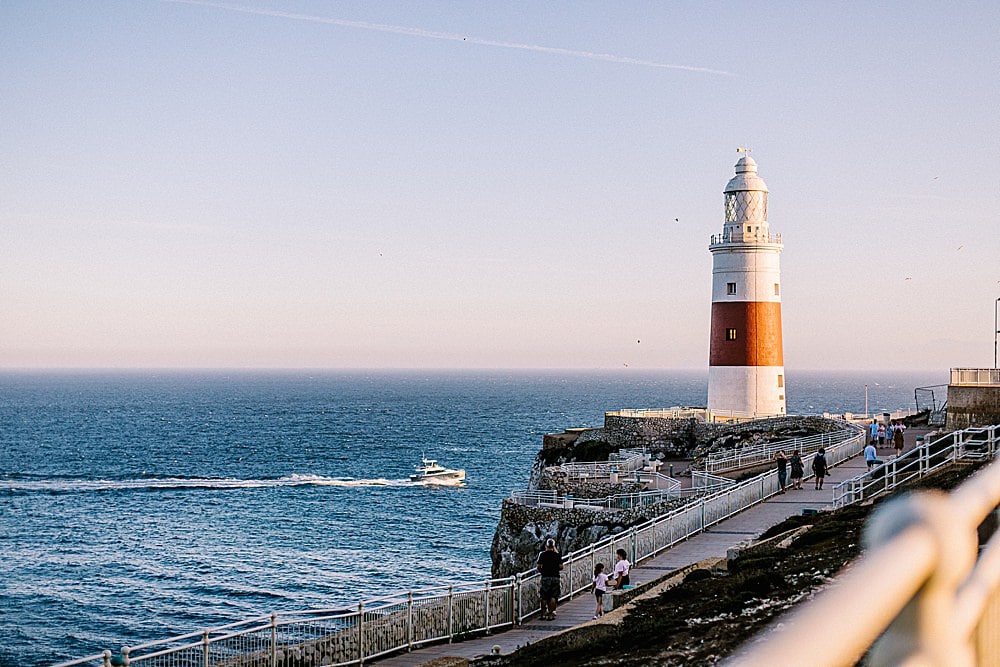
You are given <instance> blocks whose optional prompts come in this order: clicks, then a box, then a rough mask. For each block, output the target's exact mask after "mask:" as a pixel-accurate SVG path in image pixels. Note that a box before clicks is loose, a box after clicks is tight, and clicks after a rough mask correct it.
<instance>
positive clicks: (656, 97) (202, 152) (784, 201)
mask: <svg viewBox="0 0 1000 667" xmlns="http://www.w3.org/2000/svg"><path fill="white" fill-rule="evenodd" d="M998 35H1000V6H998V5H996V3H994V2H958V3H940V2H908V3H896V2H864V3H862V2H857V3H850V2H837V3H831V2H758V3H737V2H656V3H649V2H627V3H618V2H537V1H534V0H532V1H525V2H503V3H479V2H353V1H344V2H328V1H322V0H288V1H284V2H283V1H280V0H266V1H265V0H245V1H240V0H237V1H234V2H231V3H230V2H225V3H223V2H218V3H216V2H193V1H192V2H170V1H163V0H130V1H128V2H113V1H108V2H78V1H76V0H73V1H66V2H60V1H58V0H47V1H43V2H38V1H24V2H22V1H18V0H0V238H2V241H0V368H8V369H9V368H91V367H102V368H103V367H108V368H132V367H138V368H150V367H155V368H160V367H178V368H206V367H208V368H580V369H621V370H622V372H623V373H624V372H629V371H636V370H656V369H705V368H707V364H708V348H709V346H708V332H709V325H710V312H711V268H712V257H711V253H710V252H709V250H708V244H709V239H710V237H711V235H712V234H717V233H719V232H721V230H722V224H723V195H722V191H723V189H724V188H725V186H726V183H727V182H728V180H729V179H730V178H731V177H732V176H733V173H734V172H733V166H734V164H735V162H736V160H737V158H738V157H739V155H738V154H737V153H736V150H735V149H736V148H737V147H741V146H747V147H750V148H751V149H752V151H753V152H752V156H753V158H754V159H755V160H756V161H757V163H758V166H759V173H760V176H761V177H762V178H763V179H764V180H765V181H766V183H767V185H768V187H769V190H770V195H769V211H768V214H769V222H770V227H771V230H772V232H777V233H780V234H781V235H782V239H783V242H784V246H785V248H784V252H783V253H782V255H781V271H782V276H781V278H782V318H783V335H784V357H785V367H786V369H789V370H793V369H802V370H808V369H816V370H825V369H829V370H837V369H844V370H848V369H869V368H870V369H896V370H936V371H940V372H941V373H942V378H943V379H942V382H945V381H947V380H946V372H947V369H948V368H951V367H992V365H993V352H994V346H993V343H994V317H995V315H996V307H997V299H998V297H1000V229H998V227H1000V150H998V149H1000V76H998V72H1000V39H998V38H997V37H998Z"/></svg>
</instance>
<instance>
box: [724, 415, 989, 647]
mask: <svg viewBox="0 0 1000 667" xmlns="http://www.w3.org/2000/svg"><path fill="white" fill-rule="evenodd" d="M949 440H950V442H949ZM936 444H937V445H941V449H940V451H939V452H936V453H935V452H934V451H931V452H930V455H931V456H934V455H935V454H943V455H959V456H960V457H961V458H982V457H987V456H995V455H996V453H997V449H998V447H1000V425H994V426H990V427H986V428H971V429H965V430H964V431H959V432H956V433H954V434H949V435H948V436H946V437H944V438H940V439H938V440H936V441H935V442H932V443H930V447H931V450H933V448H934V446H935V445H936ZM998 506H1000V461H996V460H994V462H993V463H991V464H990V465H988V466H986V467H985V468H984V469H982V470H980V471H979V472H977V473H976V474H975V475H974V476H973V477H972V478H970V479H969V480H967V481H965V482H964V483H963V484H961V485H960V486H959V487H958V488H957V489H955V490H954V491H952V492H951V493H950V494H944V493H941V492H931V491H924V492H918V493H915V494H912V495H905V496H901V497H899V498H894V499H892V500H890V501H889V502H887V503H886V504H885V505H884V506H883V507H880V508H879V509H878V510H877V511H876V513H875V514H874V516H873V517H872V519H871V520H870V521H869V523H868V526H867V527H866V529H865V540H864V541H865V549H864V552H863V553H862V555H861V557H860V558H859V559H858V560H857V561H856V562H855V563H853V564H852V565H851V566H850V567H849V568H847V569H845V571H844V572H843V573H842V574H840V575H838V576H837V578H836V580H835V582H834V584H833V585H831V586H828V587H826V588H824V589H823V590H821V591H820V592H819V593H818V594H816V596H815V597H813V598H812V599H811V600H810V601H808V602H806V603H804V604H803V605H801V606H800V607H798V608H797V609H796V610H795V611H793V612H792V613H791V614H790V615H789V616H786V617H782V618H781V619H780V621H779V622H780V628H781V629H780V630H775V631H769V632H767V633H766V634H763V635H758V636H757V637H756V638H755V639H754V641H753V643H752V645H748V646H747V647H746V649H745V650H742V651H740V652H739V653H738V654H737V655H735V656H734V657H733V658H731V659H730V660H728V661H727V663H726V664H728V665H732V666H734V667H735V666H736V665H739V666H740V667H745V666H750V667H777V666H780V665H797V664H808V665H814V666H816V667H824V666H827V665H829V666H830V667H833V666H834V665H836V666H839V665H853V664H855V663H857V662H858V660H859V659H860V658H861V656H862V655H864V654H866V653H867V656H866V658H865V664H866V665H873V666H875V667H883V666H888V665H942V666H945V665H947V666H948V667H972V666H973V665H998V664H1000V532H995V531H994V532H993V534H992V535H991V536H989V537H988V541H986V543H985V545H980V543H979V542H980V540H979V537H978V533H979V530H980V526H981V525H982V524H983V523H984V520H985V519H986V518H987V517H988V516H989V515H990V514H996V513H997V512H998ZM847 627H849V628H850V631H846V632H831V631H830V629H831V628H847ZM804 637H807V638H809V639H808V641H803V638H804Z"/></svg>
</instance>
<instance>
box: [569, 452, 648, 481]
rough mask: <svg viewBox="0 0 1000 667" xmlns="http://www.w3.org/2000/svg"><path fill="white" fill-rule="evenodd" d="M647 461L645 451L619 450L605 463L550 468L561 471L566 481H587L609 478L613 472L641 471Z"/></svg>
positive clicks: (573, 464) (596, 462) (571, 464)
mask: <svg viewBox="0 0 1000 667" xmlns="http://www.w3.org/2000/svg"><path fill="white" fill-rule="evenodd" d="M648 461H649V452H647V451H646V450H645V449H621V450H619V451H617V452H615V453H613V454H611V456H609V457H608V460H607V461H593V462H587V463H563V464H562V465H559V466H552V467H554V468H559V469H560V470H562V471H563V473H564V474H565V475H566V478H567V479H588V478H591V477H610V476H611V473H613V472H623V471H624V472H632V471H635V470H641V469H642V468H643V467H644V466H645V465H646V464H647V463H648Z"/></svg>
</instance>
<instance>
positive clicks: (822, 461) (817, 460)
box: [813, 447, 827, 490]
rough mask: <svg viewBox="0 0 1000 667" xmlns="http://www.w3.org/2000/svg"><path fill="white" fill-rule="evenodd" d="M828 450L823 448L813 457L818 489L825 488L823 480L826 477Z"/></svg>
mask: <svg viewBox="0 0 1000 667" xmlns="http://www.w3.org/2000/svg"><path fill="white" fill-rule="evenodd" d="M826 470H827V468H826V450H825V449H824V448H822V447H820V448H819V450H817V452H816V454H815V455H814V456H813V474H814V475H816V489H817V490H818V489H822V488H823V478H824V477H826Z"/></svg>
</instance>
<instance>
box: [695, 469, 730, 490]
mask: <svg viewBox="0 0 1000 667" xmlns="http://www.w3.org/2000/svg"><path fill="white" fill-rule="evenodd" d="M733 484H736V480H734V479H729V478H728V477H722V476H720V475H713V474H712V473H710V472H705V471H704V470H692V471H691V488H693V489H709V488H725V487H727V486H732V485H733Z"/></svg>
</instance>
